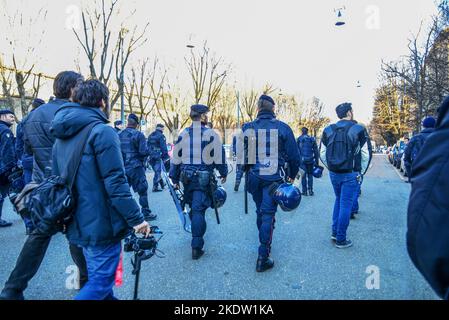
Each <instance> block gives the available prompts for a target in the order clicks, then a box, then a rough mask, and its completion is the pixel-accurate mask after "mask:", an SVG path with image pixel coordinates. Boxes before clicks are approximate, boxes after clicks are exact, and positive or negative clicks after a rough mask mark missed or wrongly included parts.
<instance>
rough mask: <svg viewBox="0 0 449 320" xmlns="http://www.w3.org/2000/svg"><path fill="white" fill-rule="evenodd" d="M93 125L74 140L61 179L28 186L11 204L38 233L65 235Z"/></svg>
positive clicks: (59, 177) (71, 215) (74, 205)
mask: <svg viewBox="0 0 449 320" xmlns="http://www.w3.org/2000/svg"><path fill="white" fill-rule="evenodd" d="M96 124H97V123H96V122H93V123H91V124H89V125H88V126H87V127H85V128H84V129H83V130H82V131H81V132H80V133H79V134H78V135H77V136H76V137H74V139H77V140H78V143H77V144H76V145H75V149H74V152H73V154H72V156H71V158H70V160H69V161H68V163H67V166H66V167H65V168H64V170H63V171H62V172H61V175H60V176H51V177H49V178H47V179H45V180H44V181H43V182H42V183H41V184H39V185H31V186H30V187H29V188H25V189H24V190H23V192H22V193H21V194H20V195H19V196H18V197H17V199H16V201H15V203H14V206H15V207H16V210H17V212H18V213H19V214H21V215H22V216H26V217H29V218H30V219H31V221H32V222H33V225H34V226H35V228H36V230H38V232H39V233H43V234H48V235H54V234H56V233H58V232H65V231H66V229H67V226H68V225H69V223H70V222H71V221H72V218H73V213H74V212H75V209H76V201H75V198H76V197H75V196H74V192H73V191H74V190H73V186H74V183H75V180H76V175H77V173H78V169H79V166H80V164H81V158H82V156H83V152H84V149H85V145H86V142H87V139H88V138H89V136H90V133H91V132H92V129H93V127H94V126H95V125H96ZM60 143H71V141H68V142H66V141H64V142H60ZM57 144H58V141H57V142H56V146H55V148H54V152H57V150H58V148H57Z"/></svg>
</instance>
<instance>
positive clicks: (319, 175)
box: [313, 166, 324, 179]
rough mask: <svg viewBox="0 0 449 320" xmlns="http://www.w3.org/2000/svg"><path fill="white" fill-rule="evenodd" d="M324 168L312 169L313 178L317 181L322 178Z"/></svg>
mask: <svg viewBox="0 0 449 320" xmlns="http://www.w3.org/2000/svg"><path fill="white" fill-rule="evenodd" d="M323 172H324V168H323V167H321V166H316V167H315V168H313V176H314V177H315V178H317V179H320V178H322V177H323Z"/></svg>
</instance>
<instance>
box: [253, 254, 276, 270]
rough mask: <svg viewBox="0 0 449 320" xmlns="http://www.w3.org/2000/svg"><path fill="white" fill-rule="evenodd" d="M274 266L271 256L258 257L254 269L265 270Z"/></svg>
mask: <svg viewBox="0 0 449 320" xmlns="http://www.w3.org/2000/svg"><path fill="white" fill-rule="evenodd" d="M273 267H274V261H273V259H271V258H260V257H259V259H258V260H257V266H256V271H257V272H265V271H267V270H270V269H272V268H273Z"/></svg>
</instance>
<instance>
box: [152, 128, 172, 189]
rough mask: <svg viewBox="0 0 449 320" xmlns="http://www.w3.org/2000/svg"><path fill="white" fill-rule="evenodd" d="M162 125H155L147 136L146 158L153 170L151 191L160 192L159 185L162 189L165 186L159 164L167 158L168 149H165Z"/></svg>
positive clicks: (165, 143)
mask: <svg viewBox="0 0 449 320" xmlns="http://www.w3.org/2000/svg"><path fill="white" fill-rule="evenodd" d="M163 132H164V125H163V124H158V125H157V126H156V131H154V132H153V133H152V134H150V136H149V137H148V151H149V153H150V155H149V157H148V160H149V164H150V165H151V168H153V171H154V178H153V192H161V191H162V190H161V189H159V185H160V186H161V188H162V189H164V188H165V185H164V182H163V180H162V176H161V171H162V168H161V165H162V162H161V160H162V161H164V162H165V161H167V160H168V159H169V156H168V150H167V140H166V139H165V136H164V133H163Z"/></svg>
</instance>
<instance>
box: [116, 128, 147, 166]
mask: <svg viewBox="0 0 449 320" xmlns="http://www.w3.org/2000/svg"><path fill="white" fill-rule="evenodd" d="M119 137H120V145H121V149H122V155H123V161H124V163H125V168H126V170H131V169H134V168H138V167H143V166H144V163H145V159H146V157H148V147H147V140H146V139H145V136H144V135H143V133H142V132H140V131H139V130H137V129H134V128H126V129H125V130H123V131H122V132H120V134H119Z"/></svg>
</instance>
